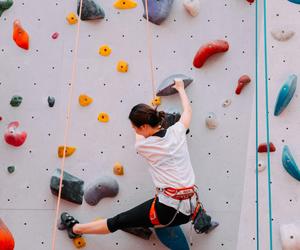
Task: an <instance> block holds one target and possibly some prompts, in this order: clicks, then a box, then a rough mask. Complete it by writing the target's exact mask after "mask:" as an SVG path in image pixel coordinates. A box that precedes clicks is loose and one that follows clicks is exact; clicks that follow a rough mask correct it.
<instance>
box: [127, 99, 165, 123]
mask: <svg viewBox="0 0 300 250" xmlns="http://www.w3.org/2000/svg"><path fill="white" fill-rule="evenodd" d="M129 120H130V121H131V122H132V123H133V125H135V126H136V127H140V126H142V125H144V124H148V125H150V126H151V127H156V126H158V125H163V123H164V121H165V112H163V111H157V109H156V108H155V109H154V108H152V107H151V106H149V105H147V104H143V103H140V104H137V105H135V106H134V107H133V108H132V109H131V111H130V114H129Z"/></svg>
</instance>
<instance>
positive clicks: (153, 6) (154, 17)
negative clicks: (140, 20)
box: [143, 0, 174, 25]
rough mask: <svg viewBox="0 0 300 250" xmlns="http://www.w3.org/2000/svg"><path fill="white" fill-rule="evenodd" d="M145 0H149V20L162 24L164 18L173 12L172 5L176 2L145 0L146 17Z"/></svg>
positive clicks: (172, 0)
mask: <svg viewBox="0 0 300 250" xmlns="http://www.w3.org/2000/svg"><path fill="white" fill-rule="evenodd" d="M145 1H148V16H149V21H150V22H152V23H154V24H157V25H160V24H161V23H162V22H163V21H164V20H166V19H167V17H168V16H169V14H170V12H171V7H172V4H173V2H174V0H160V1H156V0H154V1H153V0H151V1H150V0H143V4H144V18H147V17H146V3H145Z"/></svg>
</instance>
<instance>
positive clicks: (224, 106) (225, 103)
mask: <svg viewBox="0 0 300 250" xmlns="http://www.w3.org/2000/svg"><path fill="white" fill-rule="evenodd" d="M230 104H231V99H226V100H225V101H224V102H223V104H222V106H223V108H227V107H228V106H230Z"/></svg>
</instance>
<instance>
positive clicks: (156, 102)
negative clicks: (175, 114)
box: [151, 96, 161, 106]
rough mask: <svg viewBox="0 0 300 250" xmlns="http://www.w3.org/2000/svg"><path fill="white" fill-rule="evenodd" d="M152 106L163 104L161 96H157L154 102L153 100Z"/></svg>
mask: <svg viewBox="0 0 300 250" xmlns="http://www.w3.org/2000/svg"><path fill="white" fill-rule="evenodd" d="M151 104H152V106H158V105H160V104H161V98H160V97H159V96H156V97H155V98H154V99H153V100H152V102H151Z"/></svg>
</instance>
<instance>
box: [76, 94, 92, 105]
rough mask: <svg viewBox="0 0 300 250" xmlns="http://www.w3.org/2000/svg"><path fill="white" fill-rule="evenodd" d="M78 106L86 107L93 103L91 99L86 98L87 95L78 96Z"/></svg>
mask: <svg viewBox="0 0 300 250" xmlns="http://www.w3.org/2000/svg"><path fill="white" fill-rule="evenodd" d="M78 101H79V104H80V105H81V106H82V107H85V106H88V105H90V104H91V103H92V102H93V98H91V97H89V96H87V95H80V96H79V98H78Z"/></svg>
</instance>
